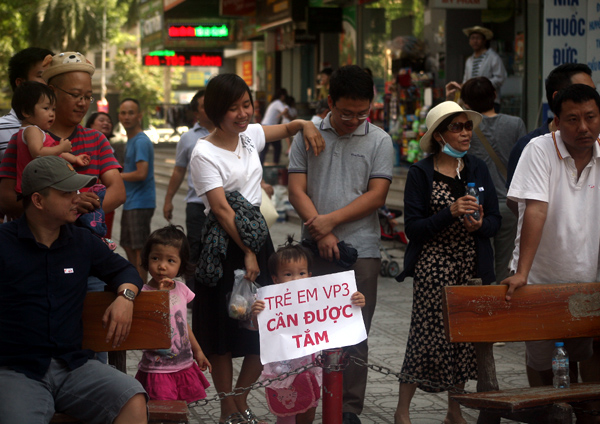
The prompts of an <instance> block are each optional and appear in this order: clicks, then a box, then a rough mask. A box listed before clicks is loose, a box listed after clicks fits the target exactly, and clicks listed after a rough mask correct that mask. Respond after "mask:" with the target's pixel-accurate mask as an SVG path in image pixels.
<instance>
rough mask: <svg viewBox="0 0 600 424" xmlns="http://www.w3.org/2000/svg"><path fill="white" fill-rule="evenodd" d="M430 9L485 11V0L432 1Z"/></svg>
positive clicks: (486, 3) (486, 5)
mask: <svg viewBox="0 0 600 424" xmlns="http://www.w3.org/2000/svg"><path fill="white" fill-rule="evenodd" d="M430 4H431V7H432V8H437V9H487V7H488V2H487V0H433V1H432V2H431V3H430Z"/></svg>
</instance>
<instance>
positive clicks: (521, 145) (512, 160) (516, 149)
mask: <svg viewBox="0 0 600 424" xmlns="http://www.w3.org/2000/svg"><path fill="white" fill-rule="evenodd" d="M550 122H552V120H549V121H547V122H546V123H545V124H544V125H542V126H541V127H539V128H536V129H535V130H533V131H531V132H530V133H529V134H525V135H524V136H523V137H521V138H520V139H518V140H517V142H516V143H515V145H514V146H513V148H512V150H511V151H510V156H509V157H508V166H507V167H506V174H507V175H506V189H507V190H508V189H509V188H510V182H511V181H512V178H513V175H515V170H516V169H517V164H518V163H519V159H521V155H522V154H523V149H525V146H527V144H528V143H529V142H530V141H531V140H533V139H534V138H536V137H539V136H540V135H544V134H548V133H549V132H550Z"/></svg>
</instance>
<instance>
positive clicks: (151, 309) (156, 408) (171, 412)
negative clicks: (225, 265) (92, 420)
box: [51, 291, 189, 423]
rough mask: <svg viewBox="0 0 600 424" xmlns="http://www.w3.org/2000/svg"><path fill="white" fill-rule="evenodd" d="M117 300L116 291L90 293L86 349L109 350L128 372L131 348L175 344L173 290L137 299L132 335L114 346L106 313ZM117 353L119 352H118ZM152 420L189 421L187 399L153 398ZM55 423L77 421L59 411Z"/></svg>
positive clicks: (85, 325) (150, 404)
mask: <svg viewBox="0 0 600 424" xmlns="http://www.w3.org/2000/svg"><path fill="white" fill-rule="evenodd" d="M114 300H115V294H114V293H103V292H95V293H88V294H87V295H86V297H85V303H84V307H83V348H84V349H91V350H94V351H96V352H109V355H110V356H111V363H112V362H114V361H115V360H116V362H117V363H116V365H115V366H116V367H117V368H118V369H119V370H121V371H123V372H126V368H125V354H126V351H127V350H140V349H169V348H170V347H171V318H170V308H169V293H168V292H166V291H152V292H142V293H140V294H139V295H138V296H137V297H136V299H135V307H134V309H133V321H132V323H131V331H130V333H129V337H127V340H125V342H124V343H122V344H121V346H119V347H117V348H113V347H112V345H111V344H108V343H106V341H105V339H106V329H104V328H103V327H102V316H103V315H104V312H105V311H106V308H108V305H110V304H111V303H112V302H113V301H114ZM115 354H116V355H115ZM148 409H149V412H150V420H149V421H150V422H176V423H187V422H188V417H189V410H188V407H187V404H186V402H185V401H152V400H151V401H149V402H148ZM51 422H52V423H76V422H79V421H78V420H76V419H74V418H72V417H69V416H68V415H66V414H62V413H56V414H55V415H54V417H53V419H52V421H51Z"/></svg>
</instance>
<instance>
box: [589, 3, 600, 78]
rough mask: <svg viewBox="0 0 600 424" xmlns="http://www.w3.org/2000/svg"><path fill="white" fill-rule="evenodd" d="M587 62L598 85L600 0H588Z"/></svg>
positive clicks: (599, 71)
mask: <svg viewBox="0 0 600 424" xmlns="http://www.w3.org/2000/svg"><path fill="white" fill-rule="evenodd" d="M587 16H588V33H587V64H588V66H589V67H590V69H591V70H592V79H593V80H594V83H595V84H596V87H600V0H588V12H587Z"/></svg>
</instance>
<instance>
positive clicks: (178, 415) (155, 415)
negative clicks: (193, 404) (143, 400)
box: [148, 400, 189, 423]
mask: <svg viewBox="0 0 600 424" xmlns="http://www.w3.org/2000/svg"><path fill="white" fill-rule="evenodd" d="M148 412H149V413H150V421H151V422H152V421H156V422H164V421H169V422H178V423H187V422H188V418H189V409H188V406H187V403H186V402H185V401H183V400H151V401H150V402H148Z"/></svg>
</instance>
